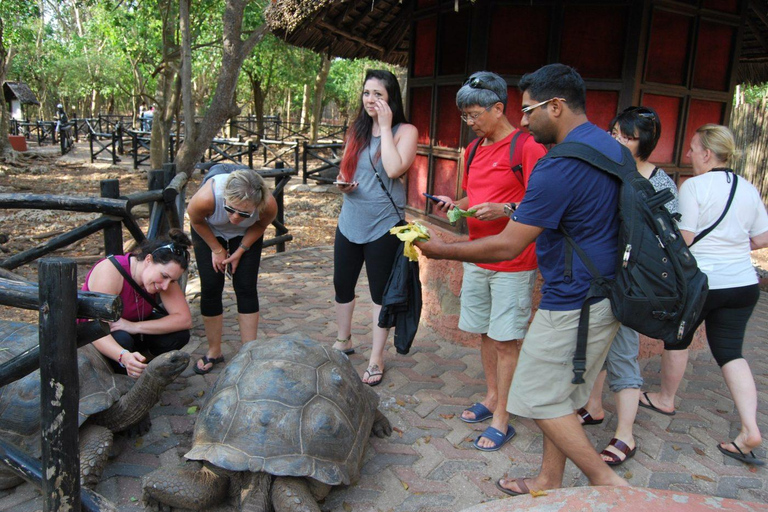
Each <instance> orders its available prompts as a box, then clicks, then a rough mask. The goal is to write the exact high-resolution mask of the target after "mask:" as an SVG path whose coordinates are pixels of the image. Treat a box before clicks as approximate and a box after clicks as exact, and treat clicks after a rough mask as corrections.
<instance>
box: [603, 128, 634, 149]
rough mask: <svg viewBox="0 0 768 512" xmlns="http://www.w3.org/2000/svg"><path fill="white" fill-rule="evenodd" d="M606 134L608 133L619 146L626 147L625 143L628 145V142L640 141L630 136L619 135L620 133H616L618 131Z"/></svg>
mask: <svg viewBox="0 0 768 512" xmlns="http://www.w3.org/2000/svg"><path fill="white" fill-rule="evenodd" d="M607 133H608V135H610V136H611V137H613V138H614V139H616V141H617V142H618V143H619V144H623V145H625V146H626V145H627V143H628V142H629V141H631V140H640V137H632V136H630V135H624V134H623V133H621V132H618V131H617V132H610V131H609V132H607Z"/></svg>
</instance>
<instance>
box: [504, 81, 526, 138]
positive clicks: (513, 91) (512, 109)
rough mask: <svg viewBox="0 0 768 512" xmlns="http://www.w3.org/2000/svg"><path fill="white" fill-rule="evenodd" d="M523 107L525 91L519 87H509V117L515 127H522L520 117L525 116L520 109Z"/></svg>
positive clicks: (507, 113)
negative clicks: (521, 90)
mask: <svg viewBox="0 0 768 512" xmlns="http://www.w3.org/2000/svg"><path fill="white" fill-rule="evenodd" d="M522 107H523V93H522V92H520V89H518V88H517V87H507V111H506V112H505V114H506V115H507V119H509V122H510V123H512V126H514V127H515V128H520V119H521V118H522V117H523V114H522V112H520V109H521V108H522Z"/></svg>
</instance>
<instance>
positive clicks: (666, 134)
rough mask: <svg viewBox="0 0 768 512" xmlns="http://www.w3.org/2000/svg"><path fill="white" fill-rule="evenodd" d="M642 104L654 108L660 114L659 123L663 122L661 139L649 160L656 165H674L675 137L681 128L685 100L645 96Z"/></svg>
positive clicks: (655, 95)
mask: <svg viewBox="0 0 768 512" xmlns="http://www.w3.org/2000/svg"><path fill="white" fill-rule="evenodd" d="M641 104H642V105H645V106H648V107H653V108H654V109H655V110H656V112H657V113H658V114H659V121H660V122H661V137H660V138H659V142H658V144H656V149H655V150H654V151H653V153H651V157H650V158H649V160H650V161H651V162H653V163H656V164H666V163H673V162H674V161H675V136H676V134H677V130H678V129H679V127H680V107H681V106H682V104H683V99H682V98H676V97H673V96H661V95H658V94H644V95H643V98H642V101H641Z"/></svg>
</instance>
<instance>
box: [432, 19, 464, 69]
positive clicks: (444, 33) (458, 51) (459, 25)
mask: <svg viewBox="0 0 768 512" xmlns="http://www.w3.org/2000/svg"><path fill="white" fill-rule="evenodd" d="M440 22H441V28H440V67H439V69H438V74H440V75H456V74H463V73H464V71H465V69H466V66H467V48H468V47H469V44H468V37H469V16H467V14H466V12H454V11H450V12H447V13H444V14H443V15H442V16H441V17H440Z"/></svg>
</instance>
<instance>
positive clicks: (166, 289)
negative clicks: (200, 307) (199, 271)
mask: <svg viewBox="0 0 768 512" xmlns="http://www.w3.org/2000/svg"><path fill="white" fill-rule="evenodd" d="M191 245H192V242H191V241H190V240H189V237H188V236H187V235H186V234H184V232H183V231H180V230H171V232H170V233H169V238H160V239H156V240H146V241H144V242H142V243H141V245H140V246H139V247H138V249H136V250H135V251H134V252H132V253H129V254H126V255H118V256H111V257H109V258H105V259H103V260H101V261H99V262H98V263H96V265H94V267H93V268H92V269H91V270H90V272H88V275H87V276H86V278H85V284H83V290H85V291H92V292H100V293H109V294H113V295H120V298H121V299H122V301H123V313H122V315H121V317H120V319H119V320H117V321H115V322H110V329H111V333H110V334H109V335H108V336H104V337H103V338H100V339H98V340H96V341H94V342H93V345H94V346H95V347H96V348H97V349H98V351H99V352H101V353H102V354H104V355H105V356H106V357H108V358H109V359H111V360H112V361H114V363H113V366H114V367H115V369H116V371H119V372H125V373H127V374H128V376H129V377H133V378H135V379H138V378H139V376H140V375H141V374H142V372H143V371H144V368H146V367H147V357H146V355H149V356H150V357H154V356H158V355H160V354H164V353H165V352H170V351H171V350H178V349H180V348H182V347H183V346H184V345H186V344H187V342H188V341H189V329H190V327H192V314H191V313H190V311H189V305H188V304H187V299H186V297H185V296H184V292H183V291H182V289H181V287H180V286H179V283H178V281H179V278H180V277H181V275H182V274H183V273H184V271H185V270H186V269H187V267H188V266H189V247H190V246H191ZM160 303H162V305H161V306H160ZM157 306H160V307H161V308H162V309H164V310H165V311H164V312H165V313H167V314H164V313H163V312H162V311H161V312H157V311H154V312H153V309H158V308H157ZM145 354H146V355H145Z"/></svg>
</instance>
